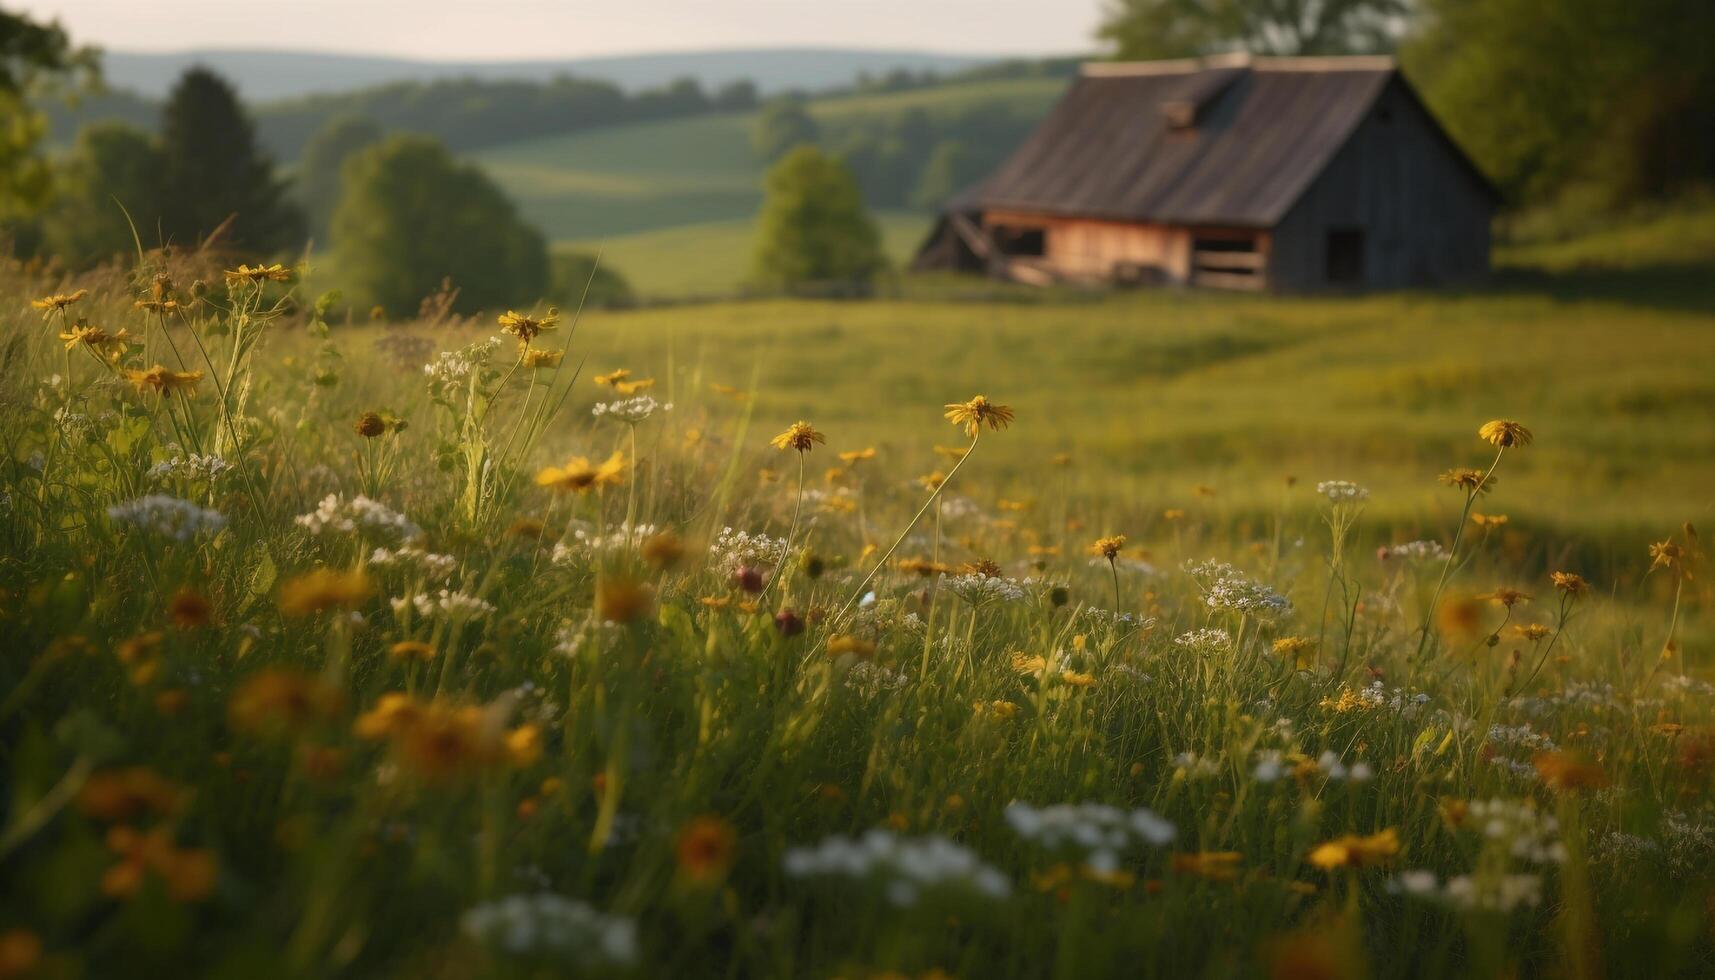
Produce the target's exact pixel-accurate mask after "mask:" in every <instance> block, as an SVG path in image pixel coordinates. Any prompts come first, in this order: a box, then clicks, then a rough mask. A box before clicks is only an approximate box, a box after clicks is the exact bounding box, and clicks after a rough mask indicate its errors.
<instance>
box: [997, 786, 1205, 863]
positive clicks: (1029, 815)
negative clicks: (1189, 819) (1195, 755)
mask: <svg viewBox="0 0 1715 980" xmlns="http://www.w3.org/2000/svg"><path fill="white" fill-rule="evenodd" d="M1006 822H1007V823H1008V824H1009V825H1010V826H1011V827H1012V829H1013V831H1014V832H1015V833H1017V834H1018V836H1020V837H1022V838H1024V839H1025V840H1027V841H1030V842H1031V843H1033V844H1036V845H1038V846H1040V847H1044V848H1047V849H1049V850H1067V849H1071V850H1077V851H1079V852H1081V856H1082V860H1083V861H1084V863H1085V865H1087V866H1088V867H1089V868H1090V869H1092V870H1094V871H1098V872H1101V873H1103V874H1107V873H1110V872H1113V871H1118V870H1119V866H1120V855H1122V854H1124V853H1125V852H1126V851H1128V850H1130V849H1131V848H1132V847H1134V846H1137V845H1148V846H1150V847H1165V846H1167V845H1168V844H1171V843H1173V838H1174V837H1175V836H1177V835H1178V830H1177V829H1176V828H1175V827H1174V826H1173V825H1172V824H1171V823H1168V822H1167V821H1166V820H1163V819H1162V818H1161V816H1160V815H1159V814H1157V813H1156V812H1155V811H1154V810H1150V809H1146V808H1139V809H1136V810H1131V811H1129V812H1128V811H1126V810H1121V809H1120V808H1119V807H1116V806H1108V805H1107V804H1105V803H1080V804H1076V805H1074V804H1071V803H1057V804H1054V805H1053V806H1045V807H1034V806H1031V805H1030V804H1028V803H1020V802H1014V803H1010V804H1008V805H1007V808H1006Z"/></svg>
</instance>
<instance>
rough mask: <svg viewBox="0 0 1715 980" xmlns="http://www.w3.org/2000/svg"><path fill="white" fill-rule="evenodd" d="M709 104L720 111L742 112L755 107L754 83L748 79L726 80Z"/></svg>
mask: <svg viewBox="0 0 1715 980" xmlns="http://www.w3.org/2000/svg"><path fill="white" fill-rule="evenodd" d="M709 104H710V106H711V107H712V108H714V109H718V110H720V111H722V112H742V111H744V110H746V109H754V108H756V83H755V82H753V81H750V80H749V79H743V78H741V79H739V80H738V81H734V82H728V83H727V84H725V85H722V86H721V87H720V90H719V91H717V92H716V93H715V95H714V98H713V99H712V100H710V103H709Z"/></svg>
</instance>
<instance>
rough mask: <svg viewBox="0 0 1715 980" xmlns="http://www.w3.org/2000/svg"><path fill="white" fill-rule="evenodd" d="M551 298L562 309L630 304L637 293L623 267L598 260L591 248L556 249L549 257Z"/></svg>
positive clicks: (549, 289) (549, 291)
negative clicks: (591, 252) (576, 249)
mask: <svg viewBox="0 0 1715 980" xmlns="http://www.w3.org/2000/svg"><path fill="white" fill-rule="evenodd" d="M548 269H549V271H548V279H549V284H548V298H549V299H551V300H553V301H554V302H555V303H558V304H559V305H560V308H561V309H565V310H575V309H577V308H578V306H579V305H580V304H582V305H584V306H626V305H628V304H630V303H631V302H632V300H633V299H634V295H633V293H632V291H631V283H629V282H627V281H626V279H625V277H624V276H622V275H620V273H619V270H617V269H615V268H613V267H612V266H610V265H608V264H606V263H598V262H597V261H596V256H594V255H592V254H590V253H589V252H555V253H554V254H553V256H552V257H551V258H550V259H549V260H548Z"/></svg>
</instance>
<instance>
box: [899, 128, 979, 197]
mask: <svg viewBox="0 0 1715 980" xmlns="http://www.w3.org/2000/svg"><path fill="white" fill-rule="evenodd" d="M973 164H974V161H973V159H972V157H971V153H970V151H969V150H967V149H965V144H963V143H961V142H959V141H958V140H942V141H941V142H940V143H938V144H936V145H935V150H934V152H932V153H931V154H929V162H928V163H926V164H924V165H923V176H922V178H921V179H920V180H919V181H918V183H917V192H916V194H915V195H914V196H913V197H912V203H913V204H916V205H917V206H918V207H920V208H937V207H940V206H941V204H942V203H944V202H945V201H946V200H947V198H949V197H952V196H953V195H954V194H956V193H958V191H959V190H960V189H962V188H963V187H964V186H965V185H966V184H968V183H970V182H971V181H972V180H974V179H975V178H976V175H975V174H974V173H973V172H972V170H973Z"/></svg>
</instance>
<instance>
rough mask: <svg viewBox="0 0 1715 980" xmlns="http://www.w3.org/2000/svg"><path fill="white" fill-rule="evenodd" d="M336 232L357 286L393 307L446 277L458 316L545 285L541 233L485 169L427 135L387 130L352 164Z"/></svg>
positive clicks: (408, 303) (369, 298) (413, 302)
mask: <svg viewBox="0 0 1715 980" xmlns="http://www.w3.org/2000/svg"><path fill="white" fill-rule="evenodd" d="M333 238H334V245H335V254H336V256H337V259H338V268H339V270H340V273H341V275H342V277H343V278H344V279H345V281H346V283H347V284H348V285H349V286H350V287H351V289H352V291H353V292H355V293H356V294H357V295H358V296H359V298H361V299H362V300H363V302H365V303H377V304H380V305H381V306H383V307H385V308H386V309H388V310H391V311H394V312H404V311H408V310H414V309H416V308H417V305H418V303H419V302H420V301H421V300H422V299H423V297H425V296H428V295H429V294H431V293H433V292H435V291H436V290H438V289H439V288H440V284H441V281H442V280H443V279H448V278H450V279H451V280H452V281H453V285H454V286H456V287H458V289H459V294H458V301H457V303H456V305H455V308H456V309H457V310H458V311H459V312H461V313H474V312H476V311H479V310H491V309H496V308H499V307H507V306H517V307H524V306H528V305H530V304H531V303H534V302H536V301H537V300H539V299H541V298H542V296H543V295H544V293H545V292H546V290H547V288H548V250H547V246H546V245H545V244H544V242H543V240H542V235H541V233H540V232H538V231H536V230H535V229H534V228H532V227H530V226H529V225H527V224H525V223H524V222H523V221H522V220H521V219H520V218H519V217H518V211H517V209H516V208H514V207H513V205H512V202H511V201H509V200H507V198H506V195H504V194H502V193H501V191H500V188H499V187H497V186H495V184H494V182H493V181H492V180H490V179H489V178H488V176H487V175H486V174H484V173H483V172H482V171H481V170H479V169H477V168H476V167H474V166H471V165H469V164H462V163H459V162H458V161H456V160H454V159H453V157H452V155H451V154H449V153H448V152H447V150H446V147H444V146H442V145H441V144H440V143H438V142H436V141H435V140H432V139H429V138H427V137H422V136H393V137H389V138H388V139H385V140H383V141H382V142H380V143H377V144H376V145H374V146H371V147H370V148H369V149H367V150H364V151H363V152H362V153H360V154H358V155H357V156H356V157H354V158H352V160H351V161H350V162H349V163H347V165H346V167H345V175H344V190H343V193H341V195H340V199H339V206H338V208H336V209H335V211H334V216H333Z"/></svg>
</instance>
